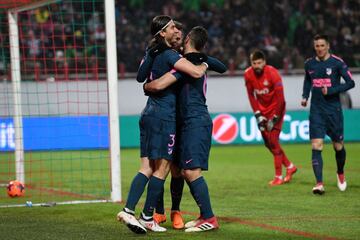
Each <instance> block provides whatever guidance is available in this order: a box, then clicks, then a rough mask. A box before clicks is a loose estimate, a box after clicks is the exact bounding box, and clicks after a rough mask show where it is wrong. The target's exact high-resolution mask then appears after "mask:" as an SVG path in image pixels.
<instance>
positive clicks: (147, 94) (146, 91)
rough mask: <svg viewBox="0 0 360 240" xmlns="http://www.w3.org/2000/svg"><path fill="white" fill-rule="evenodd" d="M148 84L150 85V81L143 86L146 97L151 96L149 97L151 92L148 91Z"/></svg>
mask: <svg viewBox="0 0 360 240" xmlns="http://www.w3.org/2000/svg"><path fill="white" fill-rule="evenodd" d="M146 84H148V81H146V82H145V83H144V84H143V90H144V95H145V96H149V95H150V92H149V91H148V90H146Z"/></svg>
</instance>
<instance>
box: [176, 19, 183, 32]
mask: <svg viewBox="0 0 360 240" xmlns="http://www.w3.org/2000/svg"><path fill="white" fill-rule="evenodd" d="M174 23H175V27H176V28H177V29H179V30H180V31H183V30H184V28H185V27H184V24H182V23H181V22H178V21H174Z"/></svg>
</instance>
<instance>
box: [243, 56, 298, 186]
mask: <svg viewBox="0 0 360 240" xmlns="http://www.w3.org/2000/svg"><path fill="white" fill-rule="evenodd" d="M250 62H251V66H250V67H249V68H247V69H246V70H245V74H244V78H245V85H246V89H247V94H248V97H249V101H250V105H251V108H252V110H253V112H254V114H255V117H256V121H257V124H258V127H259V130H260V132H261V136H262V138H263V140H264V142H265V146H266V147H267V148H268V149H269V151H270V152H271V153H272V155H273V157H274V166H275V177H274V179H273V180H271V181H270V182H269V185H270V186H276V185H281V184H283V183H288V182H290V181H291V178H292V175H293V174H294V173H296V171H297V168H296V166H295V165H294V164H293V163H292V162H290V161H289V160H288V158H287V156H286V154H285V152H284V151H283V149H282V148H281V146H280V143H279V135H280V132H281V128H282V124H283V117H284V114H285V98H284V90H283V84H282V80H281V77H280V75H279V73H278V71H277V70H276V69H275V68H274V67H272V66H270V65H267V64H266V59H265V54H264V53H263V52H262V51H259V50H255V51H254V52H253V53H251V55H250ZM282 165H284V166H285V167H286V176H285V178H284V179H283V176H282Z"/></svg>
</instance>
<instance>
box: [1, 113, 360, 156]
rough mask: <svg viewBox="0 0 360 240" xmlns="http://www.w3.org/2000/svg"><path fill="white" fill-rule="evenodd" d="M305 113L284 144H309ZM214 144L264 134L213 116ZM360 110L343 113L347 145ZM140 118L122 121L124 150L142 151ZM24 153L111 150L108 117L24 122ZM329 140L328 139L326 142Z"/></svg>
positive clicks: (357, 136)
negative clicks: (34, 151)
mask: <svg viewBox="0 0 360 240" xmlns="http://www.w3.org/2000/svg"><path fill="white" fill-rule="evenodd" d="M308 114H309V113H308V112H306V111H288V112H287V113H286V115H285V117H284V124H283V129H282V132H281V134H280V141H282V142H291V143H295V142H308V141H309V121H308ZM211 117H212V119H213V123H214V129H213V136H212V139H213V140H212V141H213V144H248V143H249V144H259V143H262V138H261V134H260V132H259V130H258V128H257V124H256V119H255V118H254V116H253V114H252V113H218V114H211ZM359 122H360V110H344V137H345V141H360V128H356V127H354V126H357V125H358V123H359ZM139 137H140V133H139V116H121V117H120V144H121V147H139V145H140V140H139ZM23 139H24V149H25V150H75V149H106V148H108V147H109V127H108V118H107V116H69V117H26V118H23ZM327 140H329V139H327ZM14 149H15V129H14V123H13V119H12V118H0V151H13V150H14Z"/></svg>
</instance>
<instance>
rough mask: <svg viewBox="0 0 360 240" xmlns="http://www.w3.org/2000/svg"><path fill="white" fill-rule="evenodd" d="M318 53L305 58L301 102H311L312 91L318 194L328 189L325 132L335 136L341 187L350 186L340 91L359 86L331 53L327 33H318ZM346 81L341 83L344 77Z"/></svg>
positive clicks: (312, 131)
mask: <svg viewBox="0 0 360 240" xmlns="http://www.w3.org/2000/svg"><path fill="white" fill-rule="evenodd" d="M314 49H315V54H316V56H314V57H312V58H309V59H308V60H306V62H305V79H304V86H303V94H302V97H303V99H302V101H301V105H302V106H303V107H306V106H307V102H308V98H309V94H310V91H311V106H310V116H309V121H310V139H311V145H312V167H313V170H314V174H315V178H316V185H315V187H313V189H312V191H313V193H314V194H320V195H321V194H323V193H325V189H324V184H323V176H322V171H323V159H322V156H321V151H322V149H323V145H324V137H325V134H326V135H328V136H329V137H330V138H331V141H332V143H333V147H334V150H335V159H336V163H337V186H338V188H339V189H340V191H345V190H346V186H347V184H346V180H345V175H344V166H345V159H346V151H345V147H344V123H343V114H342V109H341V103H340V98H339V94H340V93H342V92H345V91H347V90H349V89H351V88H353V87H354V86H355V82H354V80H353V79H352V75H351V73H350V71H349V70H348V67H347V65H346V64H345V62H344V61H343V60H342V59H341V58H339V57H337V56H335V55H333V54H330V52H329V50H330V44H329V39H328V36H327V35H319V34H318V35H316V36H315V37H314ZM341 77H342V78H343V79H344V80H345V83H344V84H342V83H340V78H341Z"/></svg>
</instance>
